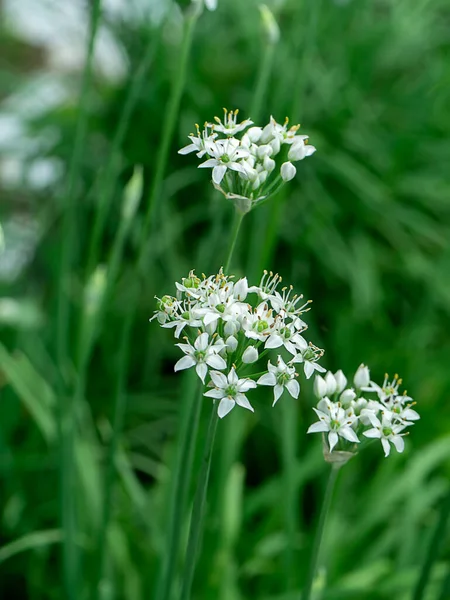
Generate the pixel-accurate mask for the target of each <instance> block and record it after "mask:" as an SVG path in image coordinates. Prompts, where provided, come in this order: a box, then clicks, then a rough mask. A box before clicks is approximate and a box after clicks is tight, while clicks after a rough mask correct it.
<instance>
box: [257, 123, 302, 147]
mask: <svg viewBox="0 0 450 600" xmlns="http://www.w3.org/2000/svg"><path fill="white" fill-rule="evenodd" d="M288 124H289V119H288V118H287V117H286V120H285V121H284V125H280V124H279V123H277V122H276V121H275V119H274V118H273V117H270V122H269V123H268V125H266V126H265V127H264V129H263V132H262V135H261V139H260V142H262V143H263V144H267V143H268V142H270V141H272V140H273V139H275V140H277V141H278V142H279V143H281V144H292V142H293V141H294V139H295V134H296V133H297V131H298V130H299V128H300V125H293V126H292V127H290V128H289V129H288Z"/></svg>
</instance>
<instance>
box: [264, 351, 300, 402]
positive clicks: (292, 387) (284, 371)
mask: <svg viewBox="0 0 450 600" xmlns="http://www.w3.org/2000/svg"><path fill="white" fill-rule="evenodd" d="M267 368H268V369H269V372H268V373H266V374H265V375H262V376H261V377H260V378H259V379H258V381H257V384H258V385H272V386H274V388H273V395H274V401H273V405H272V406H275V404H276V402H277V400H278V399H279V398H280V396H281V395H282V393H283V391H284V388H286V389H287V391H288V392H289V393H290V395H291V396H292V397H293V398H298V395H299V393H300V385H299V383H298V381H297V380H296V379H295V377H296V373H295V368H294V367H291V366H289V365H287V364H286V363H285V362H284V360H283V359H282V358H281V356H278V361H277V365H276V366H275V365H272V364H271V363H270V361H269V363H268V365H267Z"/></svg>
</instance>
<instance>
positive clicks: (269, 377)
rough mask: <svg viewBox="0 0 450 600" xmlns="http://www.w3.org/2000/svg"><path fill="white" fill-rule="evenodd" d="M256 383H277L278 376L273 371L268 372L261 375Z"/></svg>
mask: <svg viewBox="0 0 450 600" xmlns="http://www.w3.org/2000/svg"><path fill="white" fill-rule="evenodd" d="M256 383H257V384H258V385H276V383H277V378H276V377H275V375H274V374H273V373H266V374H265V375H261V377H260V378H259V379H258V381H257V382H256Z"/></svg>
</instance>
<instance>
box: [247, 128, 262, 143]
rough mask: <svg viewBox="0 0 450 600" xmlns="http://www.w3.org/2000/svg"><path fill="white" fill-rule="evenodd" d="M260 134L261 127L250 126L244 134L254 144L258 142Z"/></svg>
mask: <svg viewBox="0 0 450 600" xmlns="http://www.w3.org/2000/svg"><path fill="white" fill-rule="evenodd" d="M261 134H262V128H261V127H250V129H249V130H248V131H247V134H246V135H248V137H249V138H250V141H251V142H253V143H254V144H257V143H258V142H259V139H260V137H261Z"/></svg>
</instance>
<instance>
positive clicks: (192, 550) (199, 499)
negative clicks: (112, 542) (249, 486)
mask: <svg viewBox="0 0 450 600" xmlns="http://www.w3.org/2000/svg"><path fill="white" fill-rule="evenodd" d="M218 420H219V416H218V414H217V407H216V406H215V405H213V408H212V413H211V418H210V420H209V427H208V433H207V437H206V442H205V449H204V452H203V458H202V466H201V470H200V475H199V478H198V482H197V489H196V492H195V498H194V506H193V509H192V515H191V525H190V528H189V539H188V546H187V552H186V564H185V567H184V572H183V580H182V586H181V596H180V598H181V600H190V598H191V588H192V582H193V579H194V572H195V565H196V562H197V554H198V546H199V542H200V539H201V536H202V532H203V517H204V513H205V503H206V491H207V488H208V480H209V472H210V469H211V457H212V450H213V446H214V439H215V437H216V429H217V421H218Z"/></svg>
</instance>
